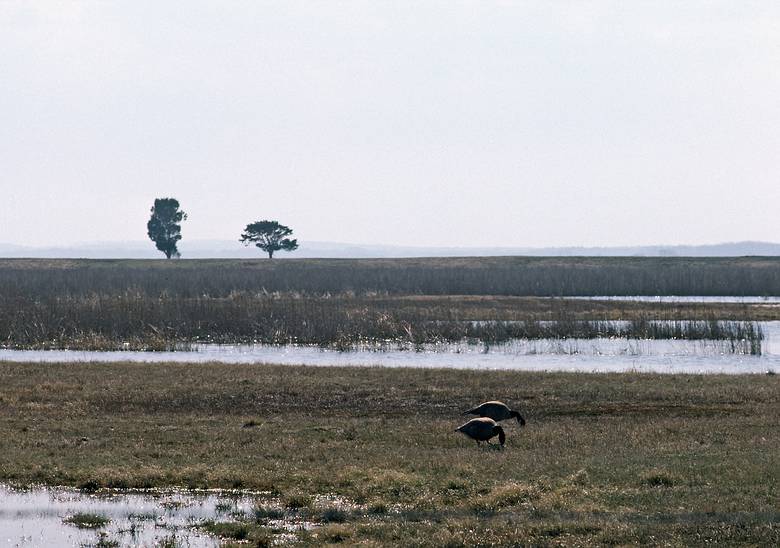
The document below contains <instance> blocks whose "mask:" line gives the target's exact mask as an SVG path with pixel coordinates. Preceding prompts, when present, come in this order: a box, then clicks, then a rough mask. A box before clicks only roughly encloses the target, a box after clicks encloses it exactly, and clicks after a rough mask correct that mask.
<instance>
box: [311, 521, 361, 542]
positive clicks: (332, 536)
mask: <svg viewBox="0 0 780 548" xmlns="http://www.w3.org/2000/svg"><path fill="white" fill-rule="evenodd" d="M317 536H318V538H319V539H320V540H322V541H325V542H332V543H339V542H344V541H345V540H348V539H349V538H350V537H351V536H352V531H351V530H350V529H349V528H348V527H345V526H344V525H329V526H327V527H324V528H323V529H322V531H320V533H319V535H317Z"/></svg>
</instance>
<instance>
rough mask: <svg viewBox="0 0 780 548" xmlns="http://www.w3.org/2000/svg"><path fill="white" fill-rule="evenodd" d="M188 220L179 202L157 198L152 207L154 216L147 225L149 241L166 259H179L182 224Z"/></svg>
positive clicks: (173, 199) (172, 199)
mask: <svg viewBox="0 0 780 548" xmlns="http://www.w3.org/2000/svg"><path fill="white" fill-rule="evenodd" d="M185 220H187V214H186V213H185V212H183V211H182V210H181V209H179V201H178V200H176V199H175V198H157V199H156V200H155V201H154V205H153V206H152V216H151V218H150V219H149V222H148V223H146V229H147V233H148V234H149V239H150V240H152V241H153V242H154V244H155V246H156V247H157V249H159V250H160V251H162V252H163V253H165V258H166V259H170V258H171V257H178V256H179V250H178V249H177V247H176V244H178V242H179V240H181V222H182V221H185Z"/></svg>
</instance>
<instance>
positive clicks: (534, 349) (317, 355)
mask: <svg viewBox="0 0 780 548" xmlns="http://www.w3.org/2000/svg"><path fill="white" fill-rule="evenodd" d="M760 325H761V328H762V329H763V332H764V336H765V340H764V341H763V344H762V351H763V353H762V355H761V356H752V355H749V354H744V353H734V352H733V350H732V349H731V348H730V343H728V342H725V341H684V340H637V339H568V340H515V341H512V342H510V343H508V344H502V345H495V346H486V345H482V344H479V345H469V344H466V343H454V344H451V343H447V344H426V345H422V346H419V347H414V348H401V349H399V348H398V346H397V345H392V346H388V347H387V348H385V349H383V350H377V349H376V348H374V347H367V348H363V349H357V350H353V351H345V352H342V351H336V350H324V349H320V348H318V347H311V346H294V345H287V346H270V345H201V346H197V347H195V348H194V349H193V350H192V351H182V352H132V351H118V352H87V351H77V350H43V351H38V350H0V360H5V361H17V362H88V361H99V362H119V361H134V362H195V363H206V362H223V363H275V364H283V365H299V364H300V365H311V366H383V367H443V368H457V369H485V370H488V369H514V370H523V371H580V372H596V373H597V372H623V371H638V372H653V373H727V374H744V373H766V372H767V371H775V372H780V322H761V323H760Z"/></svg>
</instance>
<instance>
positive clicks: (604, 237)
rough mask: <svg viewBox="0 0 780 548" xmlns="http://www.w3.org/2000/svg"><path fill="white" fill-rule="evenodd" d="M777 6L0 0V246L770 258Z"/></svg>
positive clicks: (777, 164) (774, 227)
mask: <svg viewBox="0 0 780 548" xmlns="http://www.w3.org/2000/svg"><path fill="white" fill-rule="evenodd" d="M778 67H780V3H779V2H776V1H773V0H767V1H765V2H748V1H740V2H734V1H731V0H730V1H723V2H714V1H703V2H696V1H685V2H679V1H674V2H660V1H657V0H654V1H648V2H639V1H632V2H624V1H616V2H607V1H603V2H596V1H592V2H587V1H583V2H564V1H557V2H556V1H554V0H553V1H551V0H542V1H539V2H454V1H452V0H447V1H444V2H420V1H414V2H399V1H398V0H393V1H388V2H376V1H355V2H345V3H341V2H291V1H289V0H284V1H280V2H270V3H269V2H255V1H247V2H237V1H233V2H217V1H214V2H198V1H191V0H187V1H179V2H172V1H169V2H165V1H159V0H153V1H139V0H133V1H131V2H118V1H117V2H97V1H89V2H87V1H85V2H64V1H61V0H55V1H51V2H43V1H38V2H36V1H34V0H19V1H15V0H11V1H9V0H0V190H2V192H1V193H0V242H7V243H15V244H26V245H47V246H51V245H67V244H72V243H76V242H84V241H94V240H110V241H113V240H116V241H119V240H142V239H145V238H146V234H145V224H146V220H147V218H148V214H149V207H150V206H151V203H152V201H153V199H154V198H155V197H157V196H159V197H162V196H173V197H176V198H178V199H179V200H180V201H181V203H182V206H183V208H184V209H185V210H186V211H187V212H188V213H189V214H190V220H189V221H187V222H186V223H185V225H184V229H183V234H184V238H185V239H206V238H208V239H237V238H238V236H239V234H240V232H241V229H242V228H243V226H244V225H246V224H247V223H248V222H251V221H254V220H258V219H263V218H267V219H278V220H279V221H281V222H283V223H285V224H288V225H290V226H291V227H293V228H294V229H295V233H296V236H297V237H298V238H299V239H301V240H330V241H342V242H355V243H382V244H399V245H413V244H420V245H427V246H435V245H437V246H459V245H463V246H485V245H500V246H550V245H639V244H654V243H664V244H674V243H691V244H698V243H709V242H717V241H734V240H744V239H756V240H772V241H778V240H780V70H778Z"/></svg>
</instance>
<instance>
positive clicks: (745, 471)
mask: <svg viewBox="0 0 780 548" xmlns="http://www.w3.org/2000/svg"><path fill="white" fill-rule="evenodd" d="M492 398H500V399H502V400H505V401H507V402H508V403H511V404H512V405H513V406H515V407H517V408H519V409H520V410H521V411H522V412H523V413H524V415H525V416H526V418H527V420H528V425H527V426H526V427H525V428H523V429H520V428H519V426H518V425H517V424H516V423H511V424H507V425H506V427H505V428H506V430H507V435H508V441H507V447H506V449H505V450H503V451H499V450H495V449H489V448H481V449H478V448H477V447H476V446H475V444H474V443H473V442H470V441H469V440H467V439H465V438H464V437H463V436H461V435H460V434H456V433H455V432H454V431H453V430H454V428H455V427H457V426H458V425H459V424H460V423H461V422H462V421H463V418H462V417H461V416H460V415H459V413H460V412H461V411H462V410H464V409H467V408H469V407H470V406H472V405H474V404H476V403H479V402H480V401H483V400H487V399H492ZM778 416H780V380H778V377H777V376H770V375H766V376H738V377H730V376H729V377H727V376H655V375H634V374H619V375H588V374H538V373H519V372H477V371H451V370H414V369H374V368H307V367H282V366H268V365H220V364H208V365H188V364H163V365H160V364H156V365H146V364H41V365H30V364H25V365H22V364H12V363H0V440H2V441H1V442H0V444H1V445H0V448H1V449H2V450H0V481H3V482H8V483H12V484H17V485H29V484H33V483H47V484H65V485H74V486H82V487H87V488H96V487H99V486H113V487H153V486H183V487H225V488H236V487H239V488H245V489H257V490H263V491H267V492H268V495H267V497H265V498H261V499H260V500H259V501H258V507H257V512H256V519H253V520H251V521H248V522H245V523H239V524H227V523H212V524H209V525H208V527H209V528H210V530H213V531H217V532H220V533H222V534H224V535H226V536H229V537H230V536H232V537H247V538H249V539H254V541H253V542H255V543H256V544H263V543H265V542H267V541H268V540H269V539H271V538H273V537H274V535H275V534H276V533H275V532H274V531H273V529H272V528H271V527H269V526H268V522H267V520H268V517H269V516H273V515H274V514H275V513H278V512H279V510H278V509H275V506H274V505H276V504H280V505H281V506H282V508H283V510H282V512H285V513H297V514H301V515H305V516H306V517H308V518H309V519H312V520H314V521H316V522H317V523H319V526H318V527H317V528H315V529H314V530H312V531H310V532H301V533H298V534H297V541H299V542H301V543H304V544H319V543H323V542H333V543H337V542H345V543H358V544H360V543H364V544H367V545H371V544H375V545H378V544H388V543H393V544H396V545H410V546H414V545H420V546H424V545H436V546H442V545H449V546H466V545H468V546H472V545H506V544H525V545H529V544H531V545H565V546H576V545H581V546H585V545H594V544H602V545H606V544H611V545H626V544H648V545H704V544H715V543H717V544H721V545H739V544H742V545H761V546H772V545H778V544H780V525H778V523H780V485H778V475H780V457H778V455H780V435H778V428H777V419H778ZM318 494H328V495H338V496H339V497H341V498H342V500H343V501H345V502H346V504H347V508H348V509H347V510H344V509H343V508H342V509H336V508H328V507H322V506H321V505H319V504H318V503H317V500H318V499H317V498H316V495H318Z"/></svg>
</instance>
